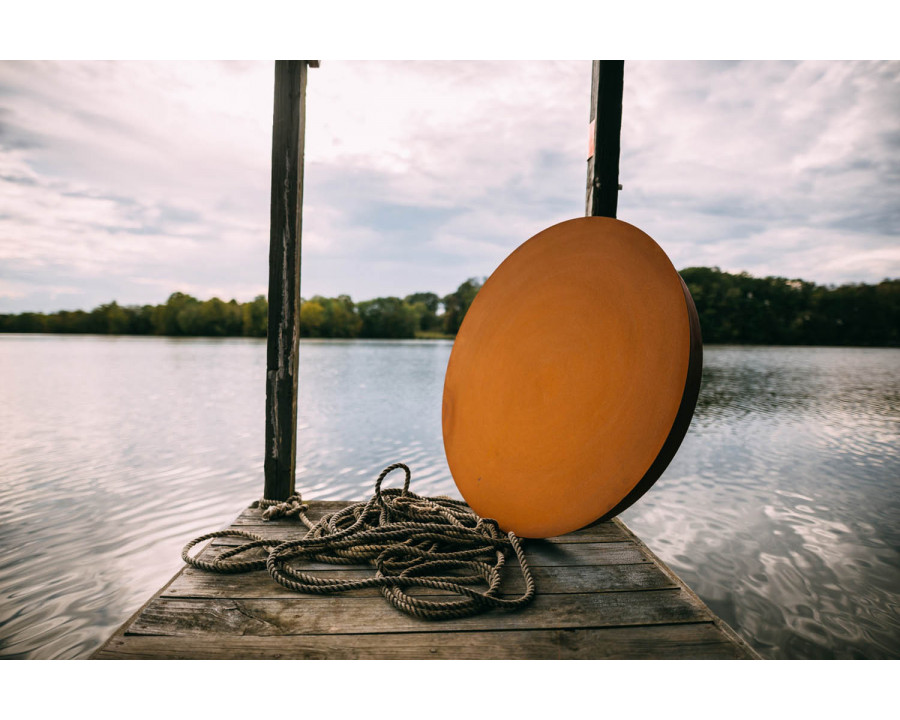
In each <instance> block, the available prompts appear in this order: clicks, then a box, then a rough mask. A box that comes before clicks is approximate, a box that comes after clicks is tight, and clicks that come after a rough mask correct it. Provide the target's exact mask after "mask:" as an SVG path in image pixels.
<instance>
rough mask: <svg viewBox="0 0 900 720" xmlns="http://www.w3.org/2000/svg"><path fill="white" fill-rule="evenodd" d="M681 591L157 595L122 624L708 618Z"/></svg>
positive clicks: (453, 624) (325, 629)
mask: <svg viewBox="0 0 900 720" xmlns="http://www.w3.org/2000/svg"><path fill="white" fill-rule="evenodd" d="M712 619H713V616H712V614H711V613H710V612H709V611H708V610H707V609H706V608H705V607H704V606H702V605H700V606H698V605H697V604H696V603H695V602H694V601H693V599H692V598H690V597H688V596H687V595H686V594H685V593H684V591H683V590H681V589H673V590H644V591H641V592H616V593H574V594H571V595H540V594H539V595H537V596H536V597H535V599H534V601H533V602H532V603H531V604H530V605H528V606H526V607H525V608H524V609H522V610H519V611H517V612H514V613H504V612H497V611H494V612H489V613H485V614H482V615H477V616H474V617H467V618H459V619H455V620H441V621H428V620H420V619H418V618H415V617H411V616H409V615H406V614H404V613H401V612H400V611H398V610H396V609H394V608H393V607H391V606H390V605H389V604H388V603H387V601H386V600H384V599H382V598H352V597H341V598H333V597H318V596H313V597H309V598H305V599H303V600H302V601H301V600H298V599H297V598H296V597H294V598H287V599H282V598H248V599H240V600H234V599H218V598H212V599H211V598H196V599H194V598H187V599H182V598H163V597H161V598H157V599H156V600H154V601H152V602H151V603H150V604H149V605H148V606H147V607H146V608H145V609H144V611H143V612H142V613H141V615H140V616H139V617H138V618H137V619H136V620H135V621H134V623H132V625H131V626H130V627H129V628H128V630H127V632H128V634H136V635H207V634H216V635H327V634H336V635H344V634H357V633H366V632H372V631H375V630H377V631H378V632H441V631H444V632H447V631H450V632H461V631H466V630H497V629H502V630H526V629H531V628H534V629H549V628H554V629H555V628H565V627H610V626H620V625H659V624H670V623H680V622H700V621H704V622H705V621H711V620H712Z"/></svg>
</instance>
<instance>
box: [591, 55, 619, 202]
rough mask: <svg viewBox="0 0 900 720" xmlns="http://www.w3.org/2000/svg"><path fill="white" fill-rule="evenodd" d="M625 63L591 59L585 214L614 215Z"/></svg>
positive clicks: (617, 182) (617, 190) (617, 199)
mask: <svg viewBox="0 0 900 720" xmlns="http://www.w3.org/2000/svg"><path fill="white" fill-rule="evenodd" d="M624 68H625V61H624V60H594V64H593V70H592V72H591V125H590V143H589V149H588V161H587V191H586V193H585V215H587V216H602V217H611V218H614V217H615V216H616V208H617V206H618V202H619V190H621V189H622V186H621V185H620V184H619V151H620V140H619V138H620V135H621V132H622V88H623V78H624Z"/></svg>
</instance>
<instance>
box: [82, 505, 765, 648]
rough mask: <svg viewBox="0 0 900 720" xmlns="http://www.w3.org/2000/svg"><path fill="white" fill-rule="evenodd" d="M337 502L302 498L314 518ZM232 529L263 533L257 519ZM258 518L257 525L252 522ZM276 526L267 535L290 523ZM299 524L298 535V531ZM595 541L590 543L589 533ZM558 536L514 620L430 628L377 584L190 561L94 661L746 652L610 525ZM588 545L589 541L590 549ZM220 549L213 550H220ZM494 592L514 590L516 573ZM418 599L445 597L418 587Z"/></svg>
mask: <svg viewBox="0 0 900 720" xmlns="http://www.w3.org/2000/svg"><path fill="white" fill-rule="evenodd" d="M345 505H346V503H331V502H328V503H326V502H322V503H315V502H314V503H311V506H310V514H311V516H312V517H314V518H315V517H321V514H322V513H324V512H333V511H334V510H337V509H340V508H341V507H343V506H345ZM240 521H241V522H243V523H244V524H243V525H239V524H238V522H237V521H236V523H235V525H234V526H233V527H235V528H236V529H237V528H241V529H251V528H260V527H263V526H262V524H261V523H262V521H261V519H260V515H259V511H258V509H255V508H250V509H248V510H246V511H244V512H243V513H241V516H240ZM253 523H256V525H254V524H253ZM293 524H294V523H292V521H284V520H279V521H276V522H275V523H273V525H271V526H266V530H267V531H275V532H278V527H279V526H288V525H293ZM294 529H295V530H296V527H295V528H294ZM592 533H593V537H594V540H595V541H589V539H590V538H591V534H592ZM576 535H579V536H580V539H581V541H577V542H561V541H562V540H563V539H564V538H550V539H548V540H545V541H537V542H529V543H527V544H526V554H527V556H528V558H529V561H530V562H531V563H532V564H533V573H534V577H535V581H536V585H537V596H536V598H535V600H534V602H533V603H532V604H531V605H529V606H527V607H526V608H524V609H523V610H521V611H519V612H515V613H506V612H502V611H498V610H494V611H490V612H487V613H485V614H482V615H478V616H475V617H471V618H463V619H459V620H447V621H437V622H436V621H426V620H420V619H418V618H414V617H410V616H407V615H405V614H403V613H401V612H399V611H397V610H395V609H394V608H393V607H391V606H390V605H389V604H388V603H387V601H386V600H385V599H384V598H383V597H382V596H381V595H380V593H379V592H378V591H377V590H373V589H367V590H359V591H354V592H352V593H348V594H346V595H336V596H320V595H302V594H299V593H295V592H292V591H289V590H287V589H285V588H283V587H281V586H280V585H278V584H277V583H275V582H273V581H272V579H271V578H270V577H269V575H268V573H266V572H265V571H257V572H251V573H244V574H238V575H215V574H210V573H205V572H203V571H200V570H196V569H194V568H191V567H185V568H184V569H182V570H181V571H179V572H178V573H177V574H176V576H175V577H174V578H173V579H172V580H171V581H170V582H169V583H168V584H167V585H166V586H165V587H164V588H162V589H161V590H160V591H159V592H158V593H157V594H156V595H154V597H153V598H151V599H150V600H149V601H148V602H147V603H146V604H145V605H144V607H142V608H141V609H140V610H139V611H138V612H137V613H135V615H134V616H133V617H132V618H131V619H130V620H129V621H128V622H126V623H125V624H124V625H123V626H122V627H121V628H120V629H119V630H118V632H116V633H115V634H114V635H113V636H112V637H111V638H110V639H109V640H108V641H107V642H106V644H105V645H104V646H103V647H102V648H100V649H99V650H98V651H97V652H96V653H95V654H94V657H95V658H101V659H107V658H108V659H127V658H142V659H146V658H173V659H174V658H209V659H219V658H246V659H254V658H259V659H263V658H269V659H277V658H296V659H324V658H331V659H375V658H380V659H393V658H396V659H401V658H403V659H422V658H435V659H462V658H471V659H526V658H527V659H553V658H567V659H589V658H594V659H600V658H623V659H624V658H669V659H676V658H706V659H727V658H731V659H734V658H754V657H757V655H756V654H755V653H754V651H753V650H752V649H751V648H750V647H749V646H748V645H747V644H746V643H745V642H744V641H743V640H742V639H741V638H740V637H738V636H737V635H736V634H735V633H734V631H733V630H731V628H729V627H728V626H727V625H726V624H725V623H724V622H722V621H721V620H720V619H719V618H717V617H716V616H715V615H714V614H713V613H711V612H710V611H709V609H708V608H706V606H705V605H704V604H703V603H702V602H701V601H700V599H699V598H698V597H697V596H696V595H695V594H694V593H692V592H691V591H690V589H689V588H687V587H685V586H684V584H683V583H682V582H681V581H680V580H679V579H678V578H677V576H675V574H674V573H672V571H671V570H670V569H669V568H667V567H666V566H665V564H664V563H662V561H660V560H659V558H657V557H656V556H655V555H653V553H652V552H650V550H649V549H648V548H647V547H646V546H645V545H644V544H643V543H642V542H641V541H640V540H639V539H638V538H637V537H635V536H634V534H633V533H632V532H631V531H630V530H629V529H628V528H627V527H626V526H625V525H624V524H623V523H622V522H621V521H620V520H618V519H615V520H612V521H609V522H606V523H603V524H601V526H595V527H594V528H588V529H585V530H583V531H579V532H578V533H576ZM586 540H588V541H586ZM225 547H228V545H227V544H218V545H211V546H210V547H208V548H206V549H204V550H203V551H202V552H203V553H204V554H209V555H212V554H215V553H216V552H220V551H221V550H222V549H223V548H225ZM304 567H307V568H308V569H309V570H310V571H315V574H317V575H321V576H323V577H335V578H337V577H341V578H359V577H368V576H370V575H371V574H372V569H371V568H369V567H364V566H359V567H346V566H332V565H326V564H322V563H310V564H309V565H308V566H304ZM508 569H509V570H510V572H509V573H508V574H507V576H506V577H505V580H504V585H503V586H502V592H503V593H504V594H509V595H510V596H516V595H518V594H520V593H521V591H522V589H523V583H522V579H521V576H520V573H518V571H517V570H516V568H515V567H512V568H508ZM414 592H415V593H416V594H421V595H431V596H442V597H446V595H442V593H441V591H437V590H424V589H419V590H416V591H414Z"/></svg>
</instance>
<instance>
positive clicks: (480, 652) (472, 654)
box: [97, 623, 753, 660]
mask: <svg viewBox="0 0 900 720" xmlns="http://www.w3.org/2000/svg"><path fill="white" fill-rule="evenodd" d="M97 657H98V658H102V659H109V660H128V659H147V658H159V657H164V658H170V659H199V660H220V659H238V658H240V659H247V660H263V659H267V660H277V659H296V660H357V659H371V658H380V659H384V660H418V659H432V660H520V659H549V660H553V659H568V660H641V659H647V658H666V659H670V660H696V659H705V660H733V659H749V658H751V657H753V655H752V654H748V652H747V651H746V650H745V649H744V648H743V647H741V646H740V645H737V644H735V643H732V642H730V641H728V640H726V639H724V638H723V637H722V634H721V632H720V631H719V630H718V628H716V627H715V625H713V624H712V623H699V624H692V625H656V626H647V627H626V628H571V629H562V630H528V631H521V630H512V631H510V630H497V631H488V632H458V633H403V634H387V633H385V634H367V635H291V636H287V637H279V636H267V637H266V636H237V635H231V636H223V637H218V636H216V637H198V636H191V637H171V636H169V637H163V636H152V635H139V636H129V637H122V636H116V637H113V638H112V639H111V640H110V641H109V642H108V643H107V644H106V645H105V646H104V648H103V649H102V650H101V651H100V652H98V653H97Z"/></svg>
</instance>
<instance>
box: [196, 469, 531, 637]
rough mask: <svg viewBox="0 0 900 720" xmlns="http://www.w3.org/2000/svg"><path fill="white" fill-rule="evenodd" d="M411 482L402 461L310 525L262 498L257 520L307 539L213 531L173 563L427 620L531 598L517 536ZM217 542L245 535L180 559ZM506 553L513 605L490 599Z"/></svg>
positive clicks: (290, 505) (302, 507)
mask: <svg viewBox="0 0 900 720" xmlns="http://www.w3.org/2000/svg"><path fill="white" fill-rule="evenodd" d="M401 468H402V469H403V471H404V473H405V474H406V477H405V480H404V483H403V489H402V490H398V489H394V488H389V489H385V490H382V489H381V484H382V481H383V480H384V478H385V477H386V476H387V475H388V474H389V473H390V472H392V471H393V470H398V469H401ZM410 477H411V473H410V470H409V468H408V467H407V466H406V465H404V464H403V463H394V464H393V465H389V466H388V467H386V468H385V469H384V470H383V471H382V472H381V474H380V475H379V476H378V479H377V480H376V481H375V494H374V495H373V496H372V497H371V498H370V499H369V500H368V501H367V502H365V503H357V504H355V505H349V506H348V507H346V508H344V509H343V510H340V511H338V512H335V513H331V514H330V515H326V516H325V517H323V518H322V519H321V520H319V521H318V522H317V523H313V522H312V521H311V520H310V519H309V518H308V517H307V515H306V511H307V510H308V509H309V506H308V505H306V504H305V503H304V502H303V500H302V498H301V497H300V495H299V494H297V495H292V496H291V497H289V498H288V499H287V500H286V501H284V502H277V501H271V500H261V501H259V502H258V503H256V505H258V506H260V507H264V508H265V510H264V512H263V518H264V519H266V520H271V519H275V518H278V517H296V518H298V519H299V520H300V521H301V522H303V524H304V525H306V527H307V528H308V531H307V533H306V535H305V536H304V537H303V538H301V539H299V540H289V541H287V542H282V543H280V544H275V543H274V542H273V541H272V540H266V539H265V538H262V537H260V536H259V535H256V534H254V533H251V532H246V531H243V530H220V531H218V532H212V533H207V534H206V535H201V536H200V537H198V538H196V539H194V540H191V542H189V543H188V544H187V545H185V547H184V550H183V551H182V553H181V557H182V558H183V559H184V561H185V562H186V563H188V564H189V565H192V566H194V567H196V568H200V569H201V570H207V571H210V572H218V573H240V572H247V571H250V570H261V569H263V568H265V569H266V570H268V572H269V574H270V575H271V576H272V578H273V579H274V580H275V581H276V582H278V583H279V584H281V585H283V586H284V587H286V588H289V589H291V590H295V591H297V592H303V593H316V594H322V595H324V594H332V593H341V592H346V591H348V590H357V589H360V588H370V587H377V588H378V589H379V590H380V591H381V594H382V595H384V597H385V598H387V600H388V601H389V602H390V603H391V605H393V606H394V607H395V608H397V609H398V610H401V611H403V612H405V613H408V614H409V615H414V616H416V617H419V618H423V619H426V620H440V619H447V618H461V617H467V616H470V615H475V614H478V613H481V612H485V611H486V610H490V609H493V608H500V609H503V610H517V609H519V608H521V607H523V606H525V605H527V604H528V603H529V602H531V600H532V599H533V598H534V592H535V587H534V579H533V578H532V576H531V571H530V570H529V568H528V563H527V561H526V559H525V552H524V550H523V549H522V544H521V541H520V540H519V538H518V537H516V535H515V534H514V533H511V532H510V533H508V534H506V535H504V534H503V533H502V532H501V531H500V528H499V527H498V526H497V523H496V521H494V520H490V519H485V518H480V517H478V516H477V515H476V514H475V513H473V512H472V511H471V510H470V509H469V508H468V507H467V506H466V504H465V503H463V502H460V501H458V500H451V499H449V498H426V497H422V496H420V495H416V494H415V493H412V492H410V491H409V482H410ZM217 537H240V538H247V539H248V542H246V543H244V544H242V545H239V546H236V547H233V548H229V549H228V550H225V551H223V552H222V553H220V554H219V555H217V556H216V557H215V558H214V559H212V560H200V559H198V558H196V557H191V556H190V555H189V551H190V550H191V548H192V547H194V546H195V545H197V544H198V543H200V542H203V541H204V540H209V539H211V538H217ZM273 546H274V547H273ZM256 548H261V549H264V550H265V551H266V553H267V557H265V558H263V559H255V560H240V559H236V558H237V556H239V555H243V554H244V553H247V552H249V551H251V550H254V549H256ZM510 549H511V550H512V551H513V552H514V553H515V555H516V558H517V559H518V563H519V568H520V570H521V572H522V577H523V578H524V581H525V592H524V593H523V594H522V596H521V597H518V598H513V599H509V598H503V597H500V596H499V594H498V593H499V588H500V583H501V580H502V576H501V573H502V571H503V568H504V566H505V564H506V560H507V554H508V552H509V550H510ZM297 560H307V561H315V562H324V563H330V564H338V565H352V564H357V563H361V562H368V563H369V564H371V565H372V566H374V568H375V575H374V576H373V577H370V578H366V579H363V580H328V579H324V578H321V577H316V576H314V575H310V574H308V573H304V572H301V571H300V570H298V569H297V568H296V567H294V566H292V565H291V564H290V563H291V562H292V561H297ZM479 584H485V585H487V589H486V590H479V589H475V588H473V587H471V586H473V585H479ZM413 587H427V588H436V589H440V590H444V591H448V592H451V593H454V594H456V595H457V596H459V597H458V599H454V600H446V601H439V600H426V599H423V598H422V597H420V596H414V595H410V594H409V593H407V592H406V590H408V589H409V588H413Z"/></svg>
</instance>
